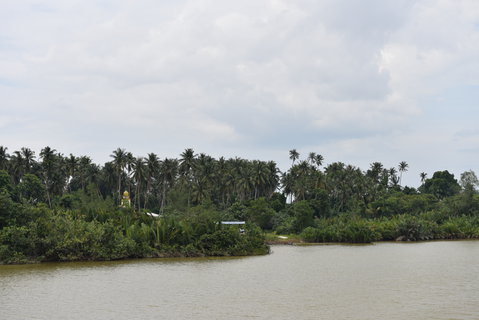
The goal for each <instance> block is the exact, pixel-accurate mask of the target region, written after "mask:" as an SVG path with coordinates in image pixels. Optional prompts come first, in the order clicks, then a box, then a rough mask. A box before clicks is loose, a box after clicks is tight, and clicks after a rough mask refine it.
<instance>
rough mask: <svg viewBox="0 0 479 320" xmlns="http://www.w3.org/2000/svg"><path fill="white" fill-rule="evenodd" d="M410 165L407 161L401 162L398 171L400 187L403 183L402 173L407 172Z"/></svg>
mask: <svg viewBox="0 0 479 320" xmlns="http://www.w3.org/2000/svg"><path fill="white" fill-rule="evenodd" d="M408 167H409V165H408V164H407V162H406V161H401V162H400V163H399V166H398V170H399V172H400V174H399V186H401V181H402V173H403V172H406V171H407V168H408Z"/></svg>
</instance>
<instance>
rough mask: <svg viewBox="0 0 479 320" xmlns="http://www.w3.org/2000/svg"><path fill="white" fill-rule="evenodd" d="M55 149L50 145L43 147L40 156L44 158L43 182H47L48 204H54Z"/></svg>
mask: <svg viewBox="0 0 479 320" xmlns="http://www.w3.org/2000/svg"><path fill="white" fill-rule="evenodd" d="M55 152H56V150H55V149H52V148H50V147H48V146H46V147H45V148H43V149H42V150H41V151H40V157H41V158H42V164H41V165H42V176H43V183H44V184H45V188H46V191H47V200H48V205H49V206H50V208H51V206H52V200H51V191H52V190H51V189H52V178H53V174H54V170H55Z"/></svg>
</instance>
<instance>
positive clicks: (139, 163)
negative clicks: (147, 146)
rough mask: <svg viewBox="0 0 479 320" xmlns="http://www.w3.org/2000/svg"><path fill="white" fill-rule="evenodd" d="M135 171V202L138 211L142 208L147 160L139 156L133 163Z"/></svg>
mask: <svg viewBox="0 0 479 320" xmlns="http://www.w3.org/2000/svg"><path fill="white" fill-rule="evenodd" d="M131 167H132V171H133V179H134V181H135V185H136V186H135V204H134V206H136V207H138V211H139V210H140V209H141V187H142V185H143V183H144V182H145V181H146V171H147V168H146V165H145V160H144V159H143V158H142V157H137V158H135V160H134V161H133V162H132V164H131Z"/></svg>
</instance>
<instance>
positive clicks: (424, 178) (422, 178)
mask: <svg viewBox="0 0 479 320" xmlns="http://www.w3.org/2000/svg"><path fill="white" fill-rule="evenodd" d="M419 176H420V177H421V183H422V184H424V181H426V177H427V173H426V172H421V173H420V174H419Z"/></svg>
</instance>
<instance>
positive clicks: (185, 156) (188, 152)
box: [179, 148, 195, 207]
mask: <svg viewBox="0 0 479 320" xmlns="http://www.w3.org/2000/svg"><path fill="white" fill-rule="evenodd" d="M194 165H195V152H194V151H193V149H191V148H188V149H185V151H184V152H183V153H182V154H181V159H180V167H179V170H180V177H181V178H182V183H183V185H186V188H187V189H188V207H189V206H190V197H191V188H192V182H193V176H192V175H193V167H194Z"/></svg>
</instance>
